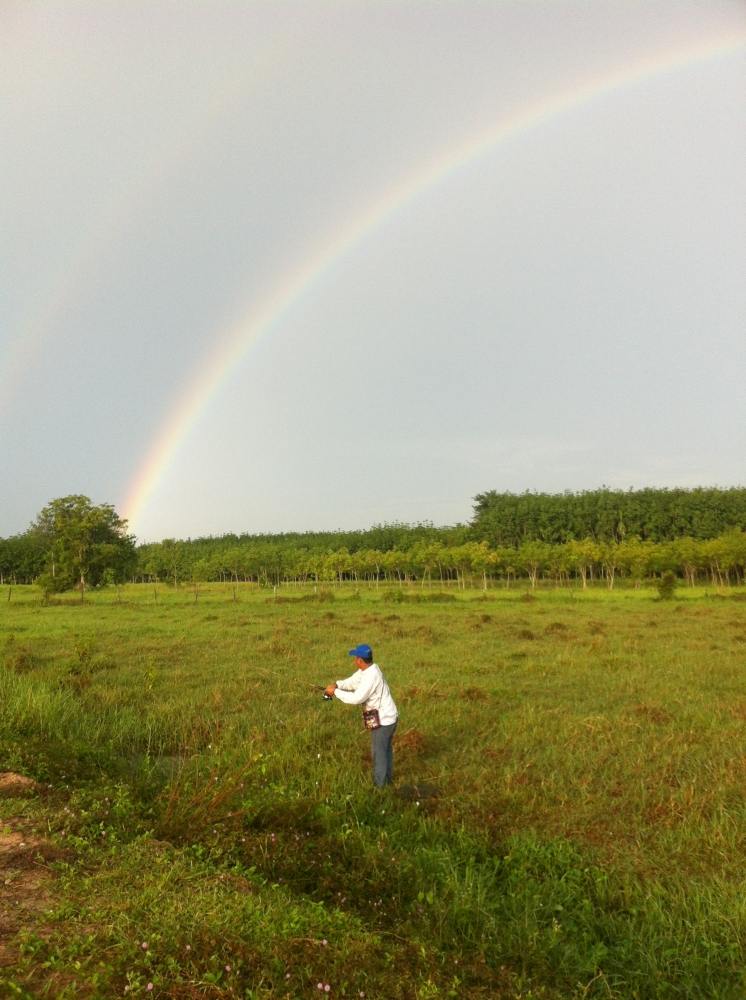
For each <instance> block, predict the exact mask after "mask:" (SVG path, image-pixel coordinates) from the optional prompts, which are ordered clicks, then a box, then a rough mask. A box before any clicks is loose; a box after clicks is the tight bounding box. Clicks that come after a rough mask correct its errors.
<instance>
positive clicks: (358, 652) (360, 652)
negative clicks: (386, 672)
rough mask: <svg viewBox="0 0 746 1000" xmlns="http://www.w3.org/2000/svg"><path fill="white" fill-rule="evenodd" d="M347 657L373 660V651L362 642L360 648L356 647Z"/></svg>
mask: <svg viewBox="0 0 746 1000" xmlns="http://www.w3.org/2000/svg"><path fill="white" fill-rule="evenodd" d="M347 655H348V656H359V657H360V659H361V660H372V659H373V650H372V649H371V648H370V646H368V645H366V644H365V643H364V642H361V643H360V645H359V646H355V648H354V649H351V650H350V652H349V653H348V654H347Z"/></svg>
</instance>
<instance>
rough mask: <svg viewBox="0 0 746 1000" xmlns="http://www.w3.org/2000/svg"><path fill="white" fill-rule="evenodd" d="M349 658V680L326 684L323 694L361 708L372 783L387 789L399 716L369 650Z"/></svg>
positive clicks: (359, 650)
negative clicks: (351, 660)
mask: <svg viewBox="0 0 746 1000" xmlns="http://www.w3.org/2000/svg"><path fill="white" fill-rule="evenodd" d="M349 656H354V657H355V666H356V667H357V670H356V671H355V673H354V674H353V675H352V676H351V677H347V678H346V679H345V680H343V681H337V683H336V684H330V685H329V686H328V687H327V688H326V693H327V694H328V695H330V696H332V697H334V698H339V700H340V701H343V702H345V704H347V705H362V706H363V721H364V724H365V727H366V729H370V739H371V754H372V757H373V783H374V784H375V785H376V786H377V787H378V788H382V787H383V786H384V785H390V784H391V780H392V778H393V776H394V748H393V740H394V733H395V732H396V723H397V720H398V718H399V713H398V712H397V710H396V705H395V704H394V699H393V698H392V697H391V692H390V691H389V686H388V684H387V683H386V678H385V677H384V676H383V673H382V672H381V668H380V667H379V666H378V664H377V663H374V662H373V650H372V649H371V648H370V646H368V645H366V644H365V643H361V644H360V645H359V646H355V648H354V649H351V650H350V652H349Z"/></svg>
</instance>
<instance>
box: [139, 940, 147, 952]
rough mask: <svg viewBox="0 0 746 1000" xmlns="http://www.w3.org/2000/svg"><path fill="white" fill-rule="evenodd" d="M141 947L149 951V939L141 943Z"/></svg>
mask: <svg viewBox="0 0 746 1000" xmlns="http://www.w3.org/2000/svg"><path fill="white" fill-rule="evenodd" d="M140 947H141V948H142V950H143V951H147V950H148V942H147V941H143V943H142V944H141V945H140Z"/></svg>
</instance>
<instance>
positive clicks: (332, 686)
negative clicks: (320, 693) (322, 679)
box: [324, 684, 337, 698]
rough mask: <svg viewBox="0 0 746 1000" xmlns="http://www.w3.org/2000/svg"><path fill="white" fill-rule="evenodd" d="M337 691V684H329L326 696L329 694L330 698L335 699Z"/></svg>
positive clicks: (325, 692)
mask: <svg viewBox="0 0 746 1000" xmlns="http://www.w3.org/2000/svg"><path fill="white" fill-rule="evenodd" d="M336 690H337V685H336V684H327V686H326V688H325V690H324V694H328V695H329V697H330V698H333V697H334V692H335V691H336Z"/></svg>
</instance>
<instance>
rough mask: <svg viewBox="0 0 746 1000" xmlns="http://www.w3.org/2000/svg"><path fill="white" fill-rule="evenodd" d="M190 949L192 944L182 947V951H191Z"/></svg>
mask: <svg viewBox="0 0 746 1000" xmlns="http://www.w3.org/2000/svg"><path fill="white" fill-rule="evenodd" d="M191 950H192V946H191V945H190V944H188V945H187V946H186V948H185V949H184V951H191Z"/></svg>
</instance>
